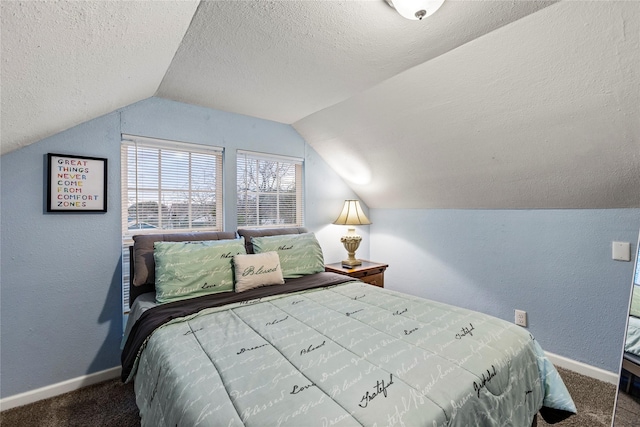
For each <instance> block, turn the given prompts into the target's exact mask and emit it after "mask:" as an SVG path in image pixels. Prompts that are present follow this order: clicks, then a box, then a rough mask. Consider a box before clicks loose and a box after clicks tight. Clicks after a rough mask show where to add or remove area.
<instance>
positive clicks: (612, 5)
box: [0, 0, 640, 208]
mask: <svg viewBox="0 0 640 427" xmlns="http://www.w3.org/2000/svg"><path fill="white" fill-rule="evenodd" d="M1 13H2V16H1V19H2V20H1V24H2V39H1V43H2V58H1V60H2V69H1V72H2V76H1V77H2V78H1V82H0V85H1V87H0V89H1V101H2V111H1V113H2V116H1V121H2V123H1V124H2V128H1V131H2V133H1V141H2V153H3V154H4V153H8V152H10V151H12V150H15V149H18V148H20V147H22V146H25V145H28V144H30V143H33V142H36V141H38V140H40V139H42V138H44V137H46V136H49V135H52V134H54V133H57V132H60V131H62V130H64V129H66V128H69V127H72V126H74V125H76V124H79V123H81V122H84V121H86V120H89V119H91V118H94V117H98V116H100V115H102V114H106V113H108V112H111V111H113V110H115V109H117V108H120V107H123V106H126V105H129V104H131V103H133V102H136V101H139V100H142V99H145V98H148V97H150V96H158V97H163V98H167V99H172V100H176V101H181V102H186V103H190V104H195V105H201V106H205V107H210V108H215V109H219V110H225V111H230V112H235V113H240V114H245V115H249V116H254V117H259V118H264V119H268V120H274V121H278V122H282V123H287V124H292V125H293V126H294V128H295V129H296V130H298V132H299V133H300V134H301V135H302V136H303V137H304V138H305V139H306V140H307V141H308V142H309V144H310V145H311V146H312V147H313V148H314V149H315V150H316V151H318V153H319V154H320V155H321V156H322V157H323V158H324V159H325V160H326V161H327V162H328V163H329V164H330V165H332V166H333V167H334V169H336V171H338V173H340V174H341V175H342V176H343V177H344V178H345V180H346V181H347V182H348V183H350V185H352V187H353V189H354V190H355V191H356V193H357V194H358V195H359V196H360V197H361V198H362V199H363V200H364V201H365V203H367V204H368V205H369V206H370V207H374V208H583V207H587V208H611V207H640V191H638V189H640V110H639V108H640V107H639V105H640V89H639V81H640V76H639V69H640V59H639V51H640V48H639V40H638V39H639V35H640V3H638V2H625V1H620V2H617V1H599V2H588V1H585V2H582V1H563V2H558V3H555V2H543V1H526V0H512V1H502V0H497V1H487V0H474V1H471V0H469V1H461V0H447V1H445V3H444V5H443V6H442V8H441V9H440V10H439V11H438V12H437V13H435V14H434V15H433V16H431V17H429V18H428V19H426V20H425V21H422V22H418V21H408V20H405V19H404V18H401V17H400V16H399V15H397V14H396V13H395V12H394V11H393V9H391V8H390V7H389V6H388V5H387V4H386V3H385V2H384V0H368V1H353V0H349V1H335V0H327V1H322V0H316V1H285V0H283V1H267V0H253V1H200V2H198V1H189V0H185V1H162V2H160V1H84V2H76V1H56V2H34V1H22V2H18V1H7V0H3V1H2V2H1Z"/></svg>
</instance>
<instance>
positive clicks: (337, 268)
mask: <svg viewBox="0 0 640 427" xmlns="http://www.w3.org/2000/svg"><path fill="white" fill-rule="evenodd" d="M387 267H389V265H388V264H380V263H379V262H371V261H364V260H363V261H362V265H359V266H357V267H353V268H348V267H343V266H342V263H341V262H335V263H333V264H326V265H325V266H324V271H330V272H332V273H338V274H344V275H345V276H349V277H353V278H354V279H360V280H362V281H363V282H366V283H368V284H370V285H374V286H379V287H381V288H384V271H385V270H386V269H387Z"/></svg>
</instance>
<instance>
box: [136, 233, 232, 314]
mask: <svg viewBox="0 0 640 427" xmlns="http://www.w3.org/2000/svg"><path fill="white" fill-rule="evenodd" d="M235 238H236V233H234V232H233V231H205V232H201V233H173V234H140V235H137V236H133V246H131V247H129V307H131V305H132V304H133V301H134V300H135V299H136V298H137V297H138V296H140V295H142V294H144V293H146V292H155V279H156V277H155V269H156V263H155V260H154V258H153V244H154V243H155V242H185V241H197V240H229V239H235Z"/></svg>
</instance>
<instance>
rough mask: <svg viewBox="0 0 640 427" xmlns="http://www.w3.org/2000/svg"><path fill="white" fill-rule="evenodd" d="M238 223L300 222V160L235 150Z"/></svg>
mask: <svg viewBox="0 0 640 427" xmlns="http://www.w3.org/2000/svg"><path fill="white" fill-rule="evenodd" d="M237 180H238V185H237V190H238V226H241V227H263V226H271V225H277V226H280V227H281V226H292V227H295V226H302V225H304V224H303V200H302V188H303V185H302V160H301V159H297V158H292V157H281V156H271V155H267V154H261V153H253V152H248V151H238V156H237Z"/></svg>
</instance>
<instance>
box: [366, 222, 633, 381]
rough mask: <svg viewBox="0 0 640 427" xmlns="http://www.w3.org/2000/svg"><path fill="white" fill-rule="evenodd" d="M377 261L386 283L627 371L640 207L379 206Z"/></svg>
mask: <svg viewBox="0 0 640 427" xmlns="http://www.w3.org/2000/svg"><path fill="white" fill-rule="evenodd" d="M370 214H371V217H370V218H371V221H372V222H373V225H372V226H371V227H372V228H371V234H370V239H371V247H370V251H371V258H372V259H373V260H375V261H380V262H386V263H389V268H388V269H387V272H386V275H385V286H386V287H388V288H390V289H394V290H398V291H402V292H408V293H411V294H415V295H419V296H422V297H426V298H431V299H434V300H437V301H442V302H445V303H449V304H454V305H457V306H462V307H466V308H470V309H473V310H478V311H482V312H485V313H488V314H491V315H494V316H496V317H499V318H502V319H505V320H508V321H511V322H512V321H513V318H514V311H513V310H514V309H522V310H525V311H527V313H528V321H529V330H530V331H531V333H532V334H533V335H534V336H535V337H536V339H537V340H538V341H539V342H540V344H541V345H542V347H543V348H544V349H545V350H546V351H549V352H552V353H555V354H558V355H561V356H565V357H568V358H570V359H574V360H578V361H580V362H584V363H587V364H589V365H592V366H596V367H598V368H602V369H604V370H607V371H611V372H616V373H617V372H618V369H619V363H620V358H621V354H622V343H623V336H624V328H625V322H626V314H627V307H628V304H629V292H630V289H631V280H632V275H633V265H632V264H633V263H632V262H621V261H613V260H612V259H611V242H612V241H626V242H631V244H632V247H633V248H635V245H636V243H637V238H638V229H639V228H640V209H610V210H388V209H372V210H371V212H370Z"/></svg>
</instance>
